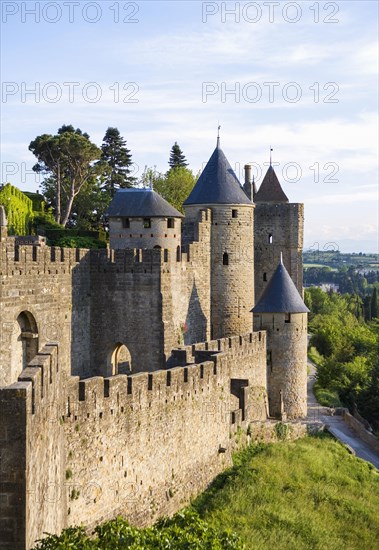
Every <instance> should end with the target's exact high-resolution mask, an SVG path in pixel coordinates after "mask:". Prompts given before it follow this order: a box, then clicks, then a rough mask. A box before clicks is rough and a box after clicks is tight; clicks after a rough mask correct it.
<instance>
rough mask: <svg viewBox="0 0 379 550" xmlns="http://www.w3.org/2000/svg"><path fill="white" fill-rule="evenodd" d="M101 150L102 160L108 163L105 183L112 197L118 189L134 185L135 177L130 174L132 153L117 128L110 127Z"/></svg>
mask: <svg viewBox="0 0 379 550" xmlns="http://www.w3.org/2000/svg"><path fill="white" fill-rule="evenodd" d="M101 150H102V155H101V160H102V161H103V162H104V163H105V164H107V165H108V170H107V173H106V176H105V178H104V182H103V185H104V188H105V189H106V191H108V192H109V194H110V195H111V197H113V196H114V194H115V193H116V191H117V189H120V188H122V189H124V188H126V187H133V184H134V178H133V177H132V176H131V175H130V173H131V165H132V164H133V163H132V155H131V153H130V150H129V149H128V148H127V147H126V141H125V140H124V138H123V137H122V136H121V135H120V132H119V130H118V129H117V128H108V130H107V131H106V133H105V136H104V139H103V144H102V146H101Z"/></svg>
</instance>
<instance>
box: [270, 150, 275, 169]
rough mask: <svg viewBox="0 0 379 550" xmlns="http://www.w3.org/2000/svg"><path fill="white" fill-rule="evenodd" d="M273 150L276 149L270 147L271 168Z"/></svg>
mask: <svg viewBox="0 0 379 550" xmlns="http://www.w3.org/2000/svg"><path fill="white" fill-rule="evenodd" d="M273 150H274V149H273V148H272V147H271V145H270V166H271V165H272V152H273Z"/></svg>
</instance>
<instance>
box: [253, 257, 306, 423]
mask: <svg viewBox="0 0 379 550" xmlns="http://www.w3.org/2000/svg"><path fill="white" fill-rule="evenodd" d="M252 311H253V313H254V330H266V331H267V391H268V399H269V409H270V416H273V417H276V418H282V419H285V418H289V419H294V418H302V417H304V416H306V414H307V328H308V323H307V314H308V312H309V310H308V308H307V307H306V305H305V304H304V302H303V300H302V298H301V296H300V294H299V292H298V291H297V288H296V286H295V284H294V283H293V281H292V279H291V277H290V276H289V274H288V271H287V270H286V268H285V267H284V265H283V261H282V259H281V260H280V263H279V265H278V267H277V268H276V271H275V272H274V274H273V276H272V277H271V279H270V281H269V282H268V284H267V287H266V288H265V290H264V292H263V294H262V296H261V298H260V300H259V301H258V303H257V305H256V306H255V307H254V308H253V310H252Z"/></svg>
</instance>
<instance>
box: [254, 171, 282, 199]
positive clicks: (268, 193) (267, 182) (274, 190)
mask: <svg viewBox="0 0 379 550" xmlns="http://www.w3.org/2000/svg"><path fill="white" fill-rule="evenodd" d="M254 202H288V197H287V195H286V194H285V193H284V191H283V189H282V187H281V185H280V183H279V180H278V177H277V175H276V174H275V170H274V169H273V167H272V166H271V164H270V166H269V168H268V170H267V172H266V175H265V177H264V178H263V181H262V183H261V186H260V188H259V191H258V193H257V194H256V195H255V197H254Z"/></svg>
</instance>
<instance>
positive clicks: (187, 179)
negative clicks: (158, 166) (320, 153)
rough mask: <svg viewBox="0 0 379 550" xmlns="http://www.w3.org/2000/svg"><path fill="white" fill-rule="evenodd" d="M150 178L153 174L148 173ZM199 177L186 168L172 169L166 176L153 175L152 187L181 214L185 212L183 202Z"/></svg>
mask: <svg viewBox="0 0 379 550" xmlns="http://www.w3.org/2000/svg"><path fill="white" fill-rule="evenodd" d="M147 175H148V177H149V176H151V173H149V172H147ZM196 180H197V177H196V176H194V174H193V173H192V171H191V170H188V168H185V167H184V166H178V167H177V168H172V169H171V170H169V171H168V172H167V174H166V175H163V174H158V175H157V174H155V175H154V173H153V178H152V180H151V181H152V185H153V188H154V190H155V191H156V192H157V193H159V194H160V195H161V196H162V197H163V198H164V199H166V201H167V202H169V203H170V204H172V206H174V207H175V208H176V209H177V210H179V212H183V202H184V201H185V200H186V198H187V197H188V195H189V194H190V192H191V191H192V189H193V187H194V185H195V183H196Z"/></svg>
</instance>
